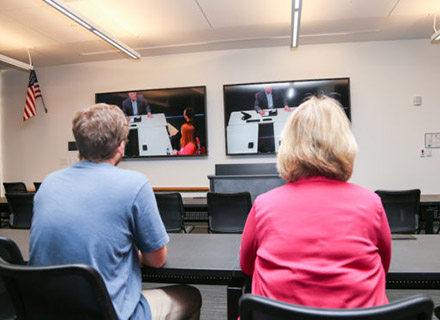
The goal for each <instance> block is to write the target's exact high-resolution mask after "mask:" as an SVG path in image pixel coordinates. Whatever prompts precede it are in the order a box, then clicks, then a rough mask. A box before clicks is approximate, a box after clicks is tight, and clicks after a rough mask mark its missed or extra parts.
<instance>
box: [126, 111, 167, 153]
mask: <svg viewBox="0 0 440 320" xmlns="http://www.w3.org/2000/svg"><path fill="white" fill-rule="evenodd" d="M129 118H130V130H137V133H138V140H139V155H140V156H164V155H167V152H168V153H170V152H171V150H172V147H171V142H170V138H169V136H168V131H167V126H168V124H167V120H166V118H165V114H164V113H155V114H153V117H152V118H149V117H148V116H147V115H141V116H131V117H129Z"/></svg>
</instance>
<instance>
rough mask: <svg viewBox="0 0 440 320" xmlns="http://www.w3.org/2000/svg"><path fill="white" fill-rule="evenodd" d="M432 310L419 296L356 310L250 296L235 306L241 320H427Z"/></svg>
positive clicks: (424, 299) (425, 297)
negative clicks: (324, 307) (296, 303)
mask: <svg viewBox="0 0 440 320" xmlns="http://www.w3.org/2000/svg"><path fill="white" fill-rule="evenodd" d="M433 307H434V303H433V301H432V299H431V298H429V297H428V296H426V295H423V294H419V295H414V296H411V297H408V298H404V299H401V300H397V301H393V302H391V303H389V304H386V305H382V306H377V307H371V308H357V309H323V308H312V307H305V306H300V305H294V304H290V303H286V302H281V301H276V300H273V299H269V298H267V297H262V296H257V295H253V294H245V295H244V296H242V297H241V298H240V302H239V309H240V319H241V320H256V319H258V320H431V317H432V309H433Z"/></svg>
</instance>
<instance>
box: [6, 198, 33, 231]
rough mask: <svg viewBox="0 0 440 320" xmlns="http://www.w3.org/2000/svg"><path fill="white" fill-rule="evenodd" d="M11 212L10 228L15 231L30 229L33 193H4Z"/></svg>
mask: <svg viewBox="0 0 440 320" xmlns="http://www.w3.org/2000/svg"><path fill="white" fill-rule="evenodd" d="M5 195H6V199H7V200H8V205H9V210H10V212H11V217H10V221H9V222H10V226H11V228H16V229H30V227H31V221H32V215H33V207H34V195H35V193H33V192H32V193H31V192H28V193H6V194H5Z"/></svg>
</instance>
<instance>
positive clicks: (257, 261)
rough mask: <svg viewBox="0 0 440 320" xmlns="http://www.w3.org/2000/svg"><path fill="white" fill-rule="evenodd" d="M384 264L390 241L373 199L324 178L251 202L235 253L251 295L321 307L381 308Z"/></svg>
mask: <svg viewBox="0 0 440 320" xmlns="http://www.w3.org/2000/svg"><path fill="white" fill-rule="evenodd" d="M390 260H391V234H390V229H389V225H388V220H387V218H386V215H385V211H384V209H383V206H382V202H381V200H380V198H379V196H377V195H376V194H375V193H373V192H371V191H369V190H367V189H364V188H362V187H359V186H357V185H354V184H351V183H347V182H341V181H336V180H330V179H327V178H324V177H314V178H310V179H300V180H298V181H296V182H293V183H292V182H289V183H287V184H286V185H284V186H281V187H279V188H276V189H273V190H271V191H269V192H267V193H265V194H262V195H260V196H259V197H257V199H256V200H255V203H254V205H253V207H252V210H251V212H250V213H249V216H248V219H247V221H246V226H245V228H244V231H243V236H242V242H241V248H240V264H241V268H242V270H243V271H244V272H245V273H246V274H249V275H252V276H253V279H252V293H254V294H258V295H262V296H266V297H269V298H273V299H276V300H281V301H286V302H290V303H294V304H299V305H306V306H312V307H321V308H360V307H371V306H376V305H382V304H386V303H388V299H387V296H386V295H385V275H386V273H387V272H388V268H389V265H390Z"/></svg>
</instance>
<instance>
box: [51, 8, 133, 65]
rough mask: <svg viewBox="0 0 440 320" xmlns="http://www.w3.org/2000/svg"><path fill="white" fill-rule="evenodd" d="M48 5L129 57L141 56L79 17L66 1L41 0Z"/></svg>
mask: <svg viewBox="0 0 440 320" xmlns="http://www.w3.org/2000/svg"><path fill="white" fill-rule="evenodd" d="M43 1H44V2H46V3H47V4H48V5H50V6H51V7H52V8H54V9H56V10H58V11H59V12H61V13H62V14H64V15H65V16H66V17H68V18H70V19H72V20H73V21H75V22H76V23H78V24H79V25H81V26H82V27H84V28H86V29H87V30H88V31H90V32H92V33H93V34H95V35H97V36H98V37H100V38H101V39H102V40H104V41H105V42H107V43H109V44H111V45H112V46H113V47H115V48H116V49H118V50H120V51H122V52H123V53H125V54H126V55H128V56H129V57H131V58H133V59H140V58H141V56H140V54H139V53H138V52H136V51H135V50H133V49H132V48H130V47H129V46H127V45H126V44H125V43H123V42H122V41H119V40H117V39H115V38H112V37H111V36H110V35H109V34H107V33H106V32H105V31H104V30H102V29H100V28H98V27H97V26H95V25H93V24H92V23H91V22H89V21H87V19H85V18H83V17H81V16H80V15H79V14H78V13H76V12H74V10H73V9H72V8H70V7H69V6H68V5H67V4H66V3H64V2H63V1H55V0H43Z"/></svg>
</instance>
